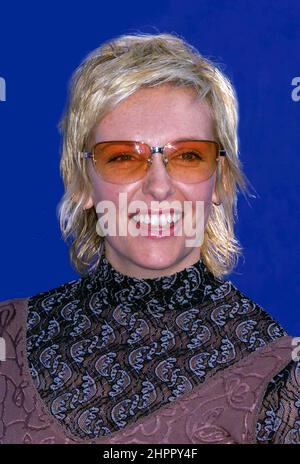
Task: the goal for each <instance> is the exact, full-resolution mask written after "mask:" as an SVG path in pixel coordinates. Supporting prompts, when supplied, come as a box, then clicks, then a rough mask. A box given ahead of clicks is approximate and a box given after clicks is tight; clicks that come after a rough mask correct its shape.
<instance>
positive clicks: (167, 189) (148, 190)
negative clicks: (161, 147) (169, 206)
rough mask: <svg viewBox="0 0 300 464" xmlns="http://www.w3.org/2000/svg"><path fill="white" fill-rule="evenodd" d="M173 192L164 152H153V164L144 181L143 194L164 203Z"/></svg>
mask: <svg viewBox="0 0 300 464" xmlns="http://www.w3.org/2000/svg"><path fill="white" fill-rule="evenodd" d="M173 192H174V186H173V183H172V179H171V177H170V175H169V173H168V171H167V169H166V166H165V163H164V161H163V154H162V152H161V151H159V152H158V151H155V152H152V162H151V164H150V167H149V168H148V172H147V174H146V176H145V177H144V180H143V193H144V194H148V195H151V196H152V197H154V198H156V199H157V200H159V201H162V200H163V199H165V198H167V197H168V196H169V195H171V194H172V193H173Z"/></svg>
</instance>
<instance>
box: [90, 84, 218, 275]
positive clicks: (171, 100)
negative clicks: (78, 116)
mask: <svg viewBox="0 0 300 464" xmlns="http://www.w3.org/2000/svg"><path fill="white" fill-rule="evenodd" d="M183 138H190V139H192V138H193V139H198V140H201V139H203V140H215V138H214V133H213V125H212V121H211V116H210V114H209V108H208V105H207V103H206V102H204V101H200V100H197V99H195V93H194V91H193V90H192V89H188V88H176V87H172V86H171V85H162V86H160V87H155V88H143V89H140V90H138V91H137V92H135V93H134V94H132V95H131V96H130V97H128V98H127V99H125V100H123V101H122V102H121V103H119V104H118V105H117V106H116V107H115V108H114V110H113V111H111V112H110V113H108V114H107V115H106V116H105V117H104V118H103V119H102V120H101V122H100V123H99V124H98V125H97V126H96V127H95V129H94V132H93V144H95V143H98V142H101V141H112V140H115V141H117V140H133V141H143V142H145V143H147V144H149V145H150V146H164V145H165V144H166V143H168V142H172V141H175V140H177V139H183ZM221 159H222V158H221ZM87 162H88V174H89V177H90V180H91V183H92V196H91V198H90V199H89V201H88V203H87V204H86V207H87V208H89V207H92V206H93V205H94V206H95V207H96V206H97V204H98V203H99V202H101V201H103V200H110V201H111V202H113V203H114V205H115V206H116V212H117V219H116V222H117V227H118V216H119V213H120V216H122V215H123V216H122V217H123V218H124V215H126V218H128V221H129V222H130V221H133V220H134V219H132V217H131V215H130V214H129V216H128V210H126V211H125V210H124V211H120V212H119V195H120V193H126V194H127V205H130V202H132V201H135V200H140V201H143V202H144V204H145V206H146V207H147V208H150V209H151V202H153V201H155V202H156V203H157V202H162V201H164V202H169V203H171V202H173V201H175V200H176V201H177V202H180V204H181V205H182V210H184V202H185V201H189V202H192V203H191V204H192V211H193V224H194V225H196V224H195V204H196V203H195V202H196V201H203V204H204V226H205V224H206V223H207V220H208V217H209V213H210V208H211V202H212V200H213V201H215V202H218V201H219V198H218V197H217V196H216V194H215V193H214V187H215V180H216V172H215V173H214V174H213V175H212V176H211V177H210V178H209V179H207V180H205V181H204V182H198V183H192V184H191V183H185V182H184V179H182V180H180V181H179V180H174V179H173V178H172V177H171V176H170V175H169V174H168V172H167V170H166V168H165V165H164V163H163V160H162V156H161V155H160V154H156V155H154V156H153V158H152V164H151V165H150V168H149V169H148V171H147V173H146V174H145V176H144V177H143V178H142V179H139V180H138V181H135V182H133V183H130V184H115V183H110V182H107V181H105V180H103V179H101V178H100V177H99V175H98V174H97V172H96V171H95V168H94V166H93V162H92V160H91V159H89V160H88V161H87ZM154 210H155V211H157V208H154ZM151 211H153V208H152V209H151ZM129 217H130V219H129ZM180 221H182V219H180ZM177 224H178V223H177ZM144 227H145V226H144ZM117 230H118V229H117ZM182 230H183V234H181V235H174V234H173V235H171V236H165V237H163V238H157V237H156V238H155V237H151V236H149V235H148V236H147V235H145V234H140V235H138V236H132V235H131V234H129V233H128V234H127V235H126V236H109V235H108V236H106V237H105V255H106V257H107V259H108V260H109V261H110V263H111V264H112V265H113V266H114V267H115V269H117V270H118V271H120V272H122V273H123V274H125V275H129V276H135V277H138V278H155V277H159V276H164V275H170V274H173V273H175V272H178V271H181V270H183V269H184V268H186V267H187V266H190V265H192V264H194V263H195V262H196V261H197V260H198V259H199V257H200V247H199V246H197V247H189V246H186V239H187V238H191V237H190V236H189V237H187V236H186V235H185V234H184V228H183V227H182Z"/></svg>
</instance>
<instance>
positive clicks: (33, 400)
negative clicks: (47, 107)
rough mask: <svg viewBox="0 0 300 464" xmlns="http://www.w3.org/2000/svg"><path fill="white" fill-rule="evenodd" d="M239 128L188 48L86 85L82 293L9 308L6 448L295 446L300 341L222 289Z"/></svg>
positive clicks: (77, 82) (82, 79) (70, 179)
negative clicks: (72, 445)
mask: <svg viewBox="0 0 300 464" xmlns="http://www.w3.org/2000/svg"><path fill="white" fill-rule="evenodd" d="M237 121H238V114H237V101H236V97H235V92H234V89H233V87H232V85H231V83H230V81H229V80H228V79H227V78H226V76H224V74H223V73H222V72H221V71H220V70H219V69H218V68H217V67H216V66H215V65H214V64H213V63H211V62H210V61H209V60H207V59H205V58H203V57H202V56H201V55H200V54H199V52H197V50H195V49H194V48H193V47H191V46H190V45H189V44H187V43H186V42H185V41H184V40H182V39H181V38H179V37H176V36H175V35H171V34H157V35H147V34H145V35H142V34H140V35H127V36H121V37H119V38H116V39H115V40H112V41H111V42H107V43H104V44H103V45H102V46H101V47H99V48H98V49H96V50H94V51H93V52H92V53H91V54H90V55H89V56H87V57H86V59H85V60H84V61H83V63H82V64H81V65H80V66H79V68H78V69H77V70H76V72H75V73H74V75H73V78H72V82H71V89H70V96H69V102H68V105H67V107H66V110H65V114H64V116H63V118H62V121H61V125H60V127H61V130H62V134H63V146H62V158H61V173H62V176H63V180H64V183H65V194H64V196H63V198H62V200H61V202H60V205H59V208H58V213H59V218H60V225H61V229H62V233H63V236H64V238H65V239H66V240H67V239H68V238H71V239H72V244H71V247H70V256H71V260H72V262H73V263H74V265H75V268H76V270H77V271H78V272H79V273H80V274H81V278H80V279H78V280H74V281H71V282H68V283H65V284H62V285H60V286H59V287H57V288H54V289H51V290H48V291H45V292H42V293H39V294H37V295H34V296H32V297H29V298H19V299H16V298H15V299H12V300H7V301H4V302H2V303H1V307H0V310H1V312H0V314H1V321H2V323H1V324H2V337H3V338H4V339H5V341H6V348H7V357H6V360H5V361H3V362H2V363H1V371H0V372H1V374H2V375H1V382H2V385H1V401H2V416H1V419H2V429H0V430H1V431H2V432H1V433H2V436H1V437H0V439H1V440H2V442H3V443H23V442H32V443H45V442H48V443H49V442H50V443H300V433H299V420H298V417H299V408H300V388H299V367H300V363H299V362H298V358H297V356H296V354H297V353H296V351H295V350H296V348H295V343H294V342H295V339H293V337H291V336H289V335H288V334H287V333H286V332H285V330H284V329H283V328H282V327H281V326H280V324H279V323H278V322H276V321H275V320H274V319H273V318H272V317H271V316H270V315H269V314H268V313H267V312H266V311H265V310H264V309H263V308H261V307H260V306H259V305H258V304H256V303H255V302H254V301H252V300H251V299H250V298H249V297H247V296H246V295H244V294H243V293H242V292H240V291H239V290H238V289H237V288H236V287H235V286H234V285H233V283H232V282H231V281H229V280H225V279H224V276H225V275H226V274H228V273H229V272H231V271H232V269H233V268H234V266H235V265H236V262H237V259H238V257H239V255H240V254H241V247H240V245H239V243H238V241H237V240H236V238H235V236H234V230H233V223H234V216H235V214H236V202H237V188H238V187H240V188H241V190H242V191H243V193H244V194H245V193H247V182H246V177H245V175H244V174H243V172H242V169H241V164H240V161H239V158H238V139H237ZM124 200H125V202H124ZM107 211H108V213H107V214H106V215H105V214H104V213H105V212H107ZM183 226H184V227H183ZM121 230H123V231H124V230H125V233H121V232H120V231H121ZM190 237H191V239H190ZM188 239H189V240H188Z"/></svg>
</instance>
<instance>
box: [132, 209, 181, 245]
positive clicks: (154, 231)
mask: <svg viewBox="0 0 300 464" xmlns="http://www.w3.org/2000/svg"><path fill="white" fill-rule="evenodd" d="M135 214H138V213H134V214H131V218H132V217H133V216H134V215H135ZM146 214H148V213H146ZM152 214H154V213H153V212H152ZM156 214H158V213H156ZM160 214H163V213H160ZM164 214H166V213H164ZM168 214H173V213H171V212H170V213H169V212H168ZM180 214H181V218H180V219H179V220H178V221H177V222H176V223H175V224H174V223H171V224H169V227H166V226H161V225H158V226H152V227H151V223H150V224H144V223H140V222H137V223H136V227H137V229H139V230H140V231H141V232H142V234H140V235H139V237H144V238H156V239H158V238H159V239H163V238H165V239H166V238H171V237H174V236H175V230H176V228H178V225H179V224H180V223H181V221H182V218H183V212H180ZM165 233H167V235H164V234H165Z"/></svg>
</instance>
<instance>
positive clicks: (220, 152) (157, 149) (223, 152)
mask: <svg viewBox="0 0 300 464" xmlns="http://www.w3.org/2000/svg"><path fill="white" fill-rule="evenodd" d="M114 142H116V143H127V142H129V143H142V144H144V145H146V146H147V147H148V148H149V149H150V152H151V155H150V156H149V158H148V159H147V162H148V163H149V164H151V163H152V158H153V155H154V154H156V153H161V154H162V155H163V162H164V165H165V166H166V164H167V163H168V158H167V157H166V156H164V150H165V148H166V147H167V146H168V145H172V144H173V143H177V142H209V143H214V144H215V145H216V147H217V149H218V155H217V158H216V161H219V160H220V156H226V155H227V153H226V150H224V148H221V146H220V144H219V143H218V142H216V141H215V140H204V139H177V140H174V141H173V142H167V143H166V144H165V145H163V146H154V147H151V146H150V145H149V144H148V143H146V142H143V141H137V140H103V141H102V142H97V143H96V144H95V145H94V146H93V148H92V151H83V152H80V156H81V157H82V158H84V159H88V158H91V159H92V160H93V163H94V165H96V160H95V156H94V152H95V148H96V147H97V146H98V145H101V144H104V143H114ZM97 174H98V173H97ZM98 175H99V174H98Z"/></svg>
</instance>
